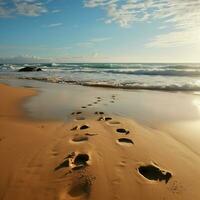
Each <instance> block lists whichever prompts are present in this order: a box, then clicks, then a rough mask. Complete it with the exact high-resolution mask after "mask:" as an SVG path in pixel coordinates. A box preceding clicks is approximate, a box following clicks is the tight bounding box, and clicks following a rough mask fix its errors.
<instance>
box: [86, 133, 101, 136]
mask: <svg viewBox="0 0 200 200" xmlns="http://www.w3.org/2000/svg"><path fill="white" fill-rule="evenodd" d="M85 135H87V136H95V135H98V134H97V133H86V134H85Z"/></svg>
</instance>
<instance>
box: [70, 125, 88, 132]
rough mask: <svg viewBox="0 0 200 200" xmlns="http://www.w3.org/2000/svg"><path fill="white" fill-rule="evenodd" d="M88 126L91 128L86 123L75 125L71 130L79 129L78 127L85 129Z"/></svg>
mask: <svg viewBox="0 0 200 200" xmlns="http://www.w3.org/2000/svg"><path fill="white" fill-rule="evenodd" d="M88 128H89V126H88V125H86V124H84V125H82V126H74V127H73V128H71V131H75V130H78V129H80V130H85V129H88Z"/></svg>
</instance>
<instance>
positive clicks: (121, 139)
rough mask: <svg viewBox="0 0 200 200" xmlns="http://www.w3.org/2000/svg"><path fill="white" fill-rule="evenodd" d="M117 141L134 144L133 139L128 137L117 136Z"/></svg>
mask: <svg viewBox="0 0 200 200" xmlns="http://www.w3.org/2000/svg"><path fill="white" fill-rule="evenodd" d="M117 141H118V142H119V143H126V144H134V143H133V141H132V140H131V139H129V138H119V139H118V140H117Z"/></svg>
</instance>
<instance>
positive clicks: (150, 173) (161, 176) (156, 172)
mask: <svg viewBox="0 0 200 200" xmlns="http://www.w3.org/2000/svg"><path fill="white" fill-rule="evenodd" d="M138 171H139V173H140V174H142V175H143V176H144V177H145V178H147V179H149V180H155V181H163V180H164V181H165V183H168V181H169V179H170V178H171V177H172V174H171V173H170V172H166V171H164V170H160V169H159V168H158V167H156V166H154V165H146V166H140V167H139V168H138Z"/></svg>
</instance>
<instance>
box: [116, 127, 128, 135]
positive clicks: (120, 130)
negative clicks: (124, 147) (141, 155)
mask: <svg viewBox="0 0 200 200" xmlns="http://www.w3.org/2000/svg"><path fill="white" fill-rule="evenodd" d="M116 131H117V132H118V133H122V134H128V133H129V131H128V130H126V129H124V128H118V129H117V130H116Z"/></svg>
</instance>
